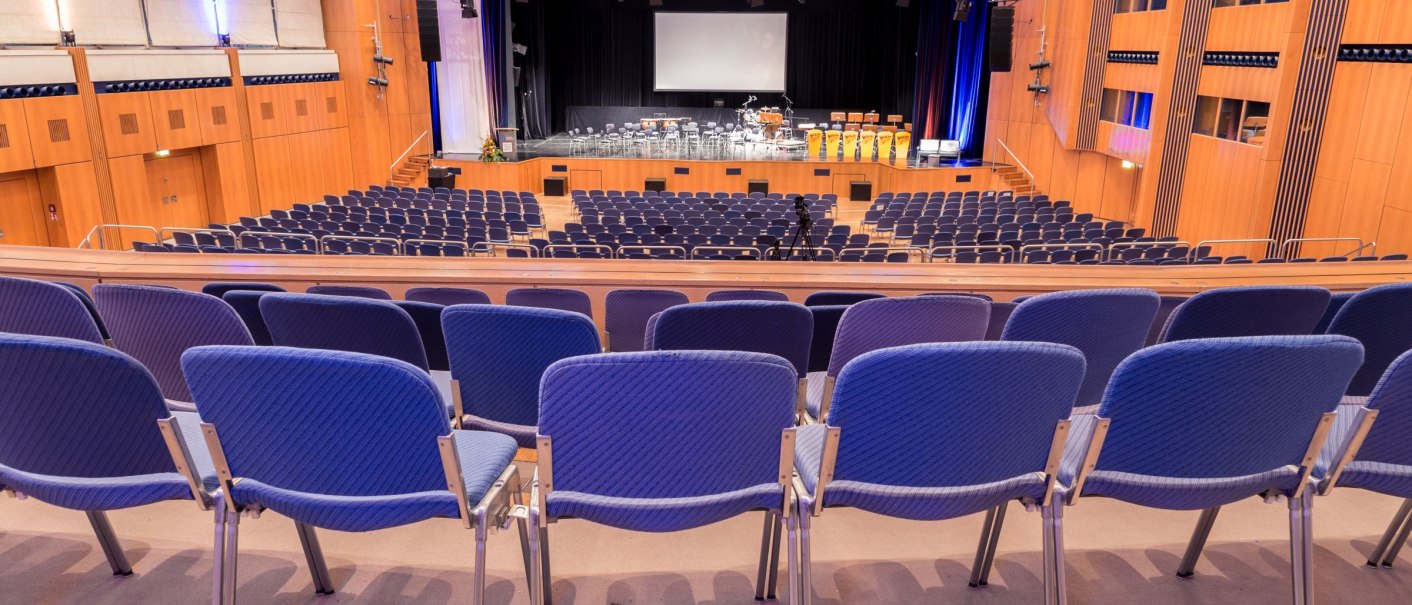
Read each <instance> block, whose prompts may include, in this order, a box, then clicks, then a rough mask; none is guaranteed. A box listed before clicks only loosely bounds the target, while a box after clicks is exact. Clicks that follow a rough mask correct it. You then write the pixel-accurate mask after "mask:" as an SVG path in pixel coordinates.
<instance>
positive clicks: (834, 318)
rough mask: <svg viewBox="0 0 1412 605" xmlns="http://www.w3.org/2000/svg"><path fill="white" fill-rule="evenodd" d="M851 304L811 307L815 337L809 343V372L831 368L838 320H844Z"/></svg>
mask: <svg viewBox="0 0 1412 605" xmlns="http://www.w3.org/2000/svg"><path fill="white" fill-rule="evenodd" d="M848 307H849V305H828V306H816V307H809V313H810V314H812V315H813V316H814V339H813V340H812V341H811V342H810V343H809V373H811V374H812V373H814V372H823V371H824V370H827V369H829V358H831V357H832V356H833V341H834V338H835V337H837V336H838V322H840V321H842V320H843V314H844V312H846V311H848Z"/></svg>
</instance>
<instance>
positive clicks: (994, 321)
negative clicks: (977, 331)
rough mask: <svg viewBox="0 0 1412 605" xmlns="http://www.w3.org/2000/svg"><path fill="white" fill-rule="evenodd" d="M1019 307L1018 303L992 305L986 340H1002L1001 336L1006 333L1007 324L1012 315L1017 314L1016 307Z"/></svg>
mask: <svg viewBox="0 0 1412 605" xmlns="http://www.w3.org/2000/svg"><path fill="white" fill-rule="evenodd" d="M1018 306H1020V303H1018V302H992V303H990V321H989V322H988V323H987V324H986V328H985V339H986V340H1000V336H1001V335H1002V334H1004V333H1005V323H1006V322H1008V321H1010V315H1011V314H1013V313H1014V312H1015V307H1018Z"/></svg>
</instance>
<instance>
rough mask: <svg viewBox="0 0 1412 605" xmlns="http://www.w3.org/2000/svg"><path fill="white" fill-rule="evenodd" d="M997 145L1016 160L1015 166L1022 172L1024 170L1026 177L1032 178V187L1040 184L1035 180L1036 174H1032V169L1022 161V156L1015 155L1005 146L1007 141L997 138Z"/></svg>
mask: <svg viewBox="0 0 1412 605" xmlns="http://www.w3.org/2000/svg"><path fill="white" fill-rule="evenodd" d="M995 143H996V144H997V145H1000V148H1001V149H1004V150H1005V154H1006V155H1008V156H1010V157H1011V158H1014V160H1015V165H1016V166H1019V167H1020V170H1023V171H1024V172H1025V176H1028V177H1030V185H1031V186H1033V185H1035V184H1036V183H1037V182H1038V181H1037V180H1036V179H1035V178H1034V173H1033V172H1030V169H1029V168H1028V167H1026V166H1025V163H1024V162H1021V161H1020V156H1018V155H1015V152H1014V151H1011V150H1010V147H1009V146H1008V145H1006V144H1005V141H1003V140H1001V139H1000V137H996V138H995Z"/></svg>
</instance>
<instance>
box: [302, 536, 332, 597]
mask: <svg viewBox="0 0 1412 605" xmlns="http://www.w3.org/2000/svg"><path fill="white" fill-rule="evenodd" d="M294 530H295V531H296V532H298V533H299V545H300V546H303V547H304V560H305V561H307V562H308V563H309V575H311V576H313V578H314V594H317V595H322V596H328V595H331V594H333V580H332V579H330V577H329V573H328V564H326V563H324V551H323V549H322V548H319V536H318V535H317V534H315V533H314V528H313V527H312V526H309V525H305V524H303V523H297V522H296V523H295V524H294Z"/></svg>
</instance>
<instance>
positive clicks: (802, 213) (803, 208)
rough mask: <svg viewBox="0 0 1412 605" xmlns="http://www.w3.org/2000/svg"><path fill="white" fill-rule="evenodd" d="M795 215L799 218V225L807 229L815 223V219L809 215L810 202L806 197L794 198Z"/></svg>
mask: <svg viewBox="0 0 1412 605" xmlns="http://www.w3.org/2000/svg"><path fill="white" fill-rule="evenodd" d="M794 214H795V216H798V217H799V224H800V225H803V226H805V227H806V228H807V227H808V226H809V225H810V224H812V223H813V222H814V217H813V216H812V215H810V214H809V202H808V201H806V200H805V199H804V196H799V197H796V198H794Z"/></svg>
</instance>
